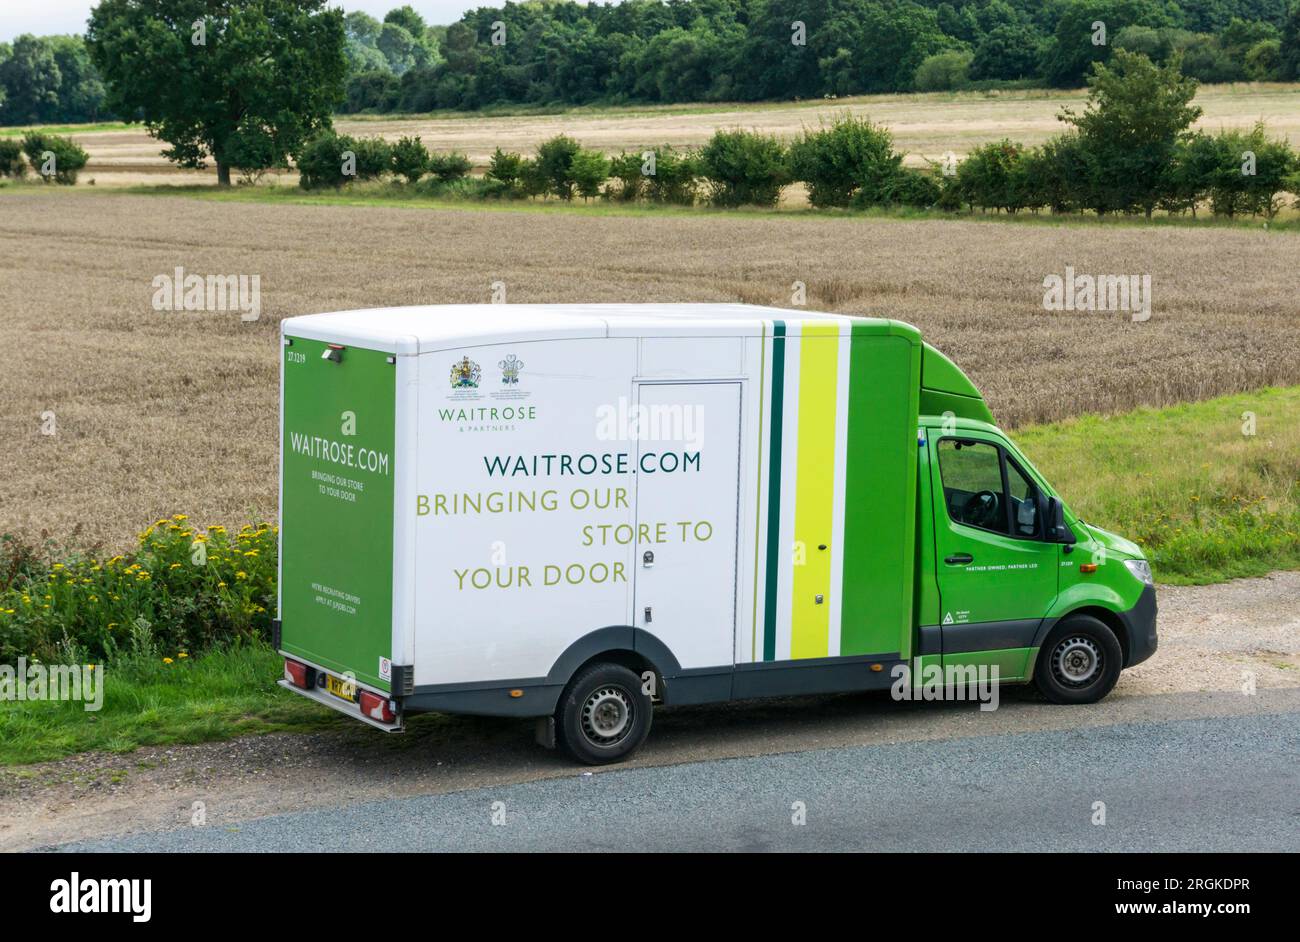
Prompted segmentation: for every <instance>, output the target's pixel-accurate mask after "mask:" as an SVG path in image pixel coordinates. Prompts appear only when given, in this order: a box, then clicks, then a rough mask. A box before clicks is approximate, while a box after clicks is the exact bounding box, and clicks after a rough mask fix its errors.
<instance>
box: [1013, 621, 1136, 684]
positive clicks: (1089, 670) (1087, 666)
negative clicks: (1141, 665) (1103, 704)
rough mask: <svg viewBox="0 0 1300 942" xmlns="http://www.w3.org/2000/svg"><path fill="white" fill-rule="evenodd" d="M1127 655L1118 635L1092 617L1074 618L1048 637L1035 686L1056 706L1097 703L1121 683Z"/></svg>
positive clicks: (1054, 630)
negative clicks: (1121, 673) (1121, 672)
mask: <svg viewBox="0 0 1300 942" xmlns="http://www.w3.org/2000/svg"><path fill="white" fill-rule="evenodd" d="M1123 659H1124V652H1123V651H1122V650H1121V649H1120V646H1119V640H1118V639H1117V638H1116V637H1115V632H1113V631H1111V630H1110V628H1108V627H1107V626H1106V624H1105V623H1104V622H1102V621H1100V620H1098V619H1096V618H1093V617H1092V616H1091V615H1071V616H1070V617H1068V618H1066V619H1064V620H1063V621H1061V623H1060V624H1058V625H1057V626H1056V627H1055V628H1053V629H1052V630H1051V631H1050V632H1049V633H1048V635H1047V640H1046V641H1044V642H1043V646H1042V648H1041V649H1040V650H1039V652H1038V663H1037V664H1036V665H1035V666H1034V686H1036V687H1037V688H1038V690H1039V692H1040V693H1042V695H1043V696H1045V697H1046V698H1047V699H1048V700H1051V701H1052V702H1053V703H1096V702H1097V701H1098V700H1100V699H1101V698H1102V697H1104V696H1106V694H1108V693H1110V691H1111V689H1112V688H1113V687H1114V686H1115V683H1116V681H1118V680H1119V672H1120V669H1121V668H1122V667H1123V666H1124V665H1123Z"/></svg>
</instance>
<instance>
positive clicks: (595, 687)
mask: <svg viewBox="0 0 1300 942" xmlns="http://www.w3.org/2000/svg"><path fill="white" fill-rule="evenodd" d="M641 688H642V683H641V678H640V677H638V676H637V675H636V674H634V673H633V672H632V671H630V670H628V669H627V668H626V667H623V666H622V665H619V664H607V663H598V664H592V665H591V666H590V667H587V668H584V669H583V670H582V671H581V672H580V673H579V674H578V675H577V676H576V677H574V678H573V680H572V681H570V682H569V686H568V687H566V688H565V689H564V694H563V695H562V696H561V697H560V703H559V705H558V706H557V707H556V710H555V732H556V739H557V740H558V743H559V745H560V746H561V747H563V749H564V751H565V752H567V753H568V754H569V755H571V756H572V757H573V758H575V759H577V760H578V761H579V762H585V763H586V764H587V765H605V764H606V763H609V762H618V761H619V760H620V759H625V758H627V757H628V756H629V755H631V754H632V753H633V752H635V751H636V749H637V747H638V746H640V745H641V743H643V742H645V738H646V736H647V735H648V734H649V733H650V720H651V717H652V713H653V709H654V708H653V705H652V704H651V702H650V696H649V695H648V694H646V693H645V692H643V691H642V689H641Z"/></svg>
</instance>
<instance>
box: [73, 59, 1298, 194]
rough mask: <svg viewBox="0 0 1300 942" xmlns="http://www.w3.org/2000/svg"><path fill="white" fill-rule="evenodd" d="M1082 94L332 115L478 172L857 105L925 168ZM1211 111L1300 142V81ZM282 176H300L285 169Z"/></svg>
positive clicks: (170, 170)
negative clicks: (452, 157) (551, 143)
mask: <svg viewBox="0 0 1300 942" xmlns="http://www.w3.org/2000/svg"><path fill="white" fill-rule="evenodd" d="M1084 103H1085V96H1084V94H1083V92H1081V91H1068V92H1066V91H1046V90H1030V91H1017V92H1002V93H999V94H989V95H984V94H978V93H973V92H962V93H930V94H908V95H864V96H858V97H854V98H844V99H839V100H835V101H825V100H818V101H804V102H781V103H767V104H757V105H739V104H714V105H665V106H640V107H629V108H620V109H613V108H586V109H575V110H573V111H570V112H563V113H559V114H521V115H515V116H511V117H508V118H502V117H494V116H487V115H477V114H457V113H454V112H444V113H439V114H436V115H429V116H392V117H390V116H386V115H377V116H373V117H371V116H353V117H343V116H341V117H339V118H338V119H337V120H336V122H335V124H336V126H337V127H338V129H339V130H340V131H342V132H344V133H347V134H353V135H358V136H371V135H379V136H381V137H384V138H386V139H388V140H390V141H393V140H396V139H397V138H399V137H401V136H402V135H404V134H418V135H420V137H421V139H422V140H423V141H424V143H425V145H426V146H428V147H429V148H431V149H433V150H435V151H450V150H458V151H461V152H463V153H465V154H467V155H468V156H469V157H470V159H471V160H472V161H473V162H474V165H475V167H476V168H478V169H479V170H482V169H483V168H484V167H486V166H487V160H488V157H489V155H490V154H491V153H492V151H493V149H495V148H497V147H500V148H502V149H503V150H507V151H509V150H515V151H520V152H522V153H531V152H532V151H533V149H534V148H535V147H536V146H537V145H538V144H539V143H541V142H542V141H544V140H545V139H546V138H548V137H551V136H552V135H555V134H562V133H563V134H569V135H571V136H573V137H576V138H577V139H578V140H580V141H582V143H583V144H584V145H586V146H588V147H593V148H596V149H599V150H603V151H606V152H609V153H617V152H619V151H622V150H635V149H637V148H641V147H646V146H651V145H656V144H672V145H673V146H674V147H697V146H699V145H700V144H703V143H704V142H705V141H706V140H708V138H709V136H710V135H712V134H713V132H714V130H716V129H717V128H725V127H744V128H754V129H757V130H760V131H764V132H767V133H772V134H778V135H782V136H785V137H792V136H794V135H796V134H798V133H799V132H800V130H801V129H802V128H804V127H816V126H817V125H818V123H819V122H821V121H823V120H832V119H833V118H834V117H835V115H837V114H840V113H843V112H851V113H853V114H856V115H859V116H866V117H869V118H871V119H872V120H873V121H878V122H880V123H882V124H884V125H886V126H888V127H889V129H890V130H891V131H892V132H893V134H894V138H895V144H896V146H897V147H898V149H899V150H902V151H904V152H906V154H907V155H908V156H907V162H908V163H909V164H911V165H913V166H924V164H925V162H926V161H927V160H929V161H938V160H940V159H941V158H942V156H943V155H944V154H945V153H948V152H951V153H954V154H958V155H962V154H965V153H967V152H969V151H970V150H971V149H972V148H973V147H978V146H979V145H980V144H985V143H988V142H989V141H995V140H999V139H1001V138H1003V137H1009V138H1011V139H1012V140H1017V141H1021V142H1023V143H1025V144H1039V143H1041V142H1042V141H1044V140H1045V139H1047V138H1048V137H1050V136H1052V135H1053V134H1059V133H1060V132H1061V131H1062V129H1063V128H1064V125H1062V124H1061V122H1060V121H1058V120H1057V115H1058V114H1059V113H1060V111H1061V109H1062V108H1063V107H1070V108H1073V109H1075V110H1081V109H1082V107H1083V105H1084ZM1196 104H1197V105H1199V106H1200V107H1201V108H1203V109H1204V110H1205V114H1204V116H1203V117H1202V118H1201V120H1200V121H1199V122H1198V125H1197V126H1198V127H1202V128H1204V129H1206V130H1207V131H1211V132H1213V131H1217V130H1219V129H1220V128H1249V127H1250V126H1251V125H1252V124H1253V123H1254V122H1255V121H1257V120H1263V121H1264V122H1266V124H1267V126H1268V128H1269V131H1270V133H1271V134H1274V135H1276V136H1279V137H1285V136H1289V137H1290V139H1291V141H1292V142H1293V143H1296V142H1300V85H1297V84H1277V83H1240V84H1235V85H1210V86H1206V87H1204V88H1202V89H1201V90H1200V91H1199V92H1198V93H1197V95H1196ZM72 136H73V137H74V138H75V139H76V140H77V141H78V142H79V143H80V144H81V145H82V146H83V147H85V148H86V150H87V152H88V153H89V154H90V163H89V164H88V165H87V167H86V170H85V171H84V173H83V178H84V179H86V180H87V181H88V180H90V179H94V180H95V182H96V184H97V185H100V186H105V185H108V186H114V185H131V184H149V183H155V184H170V183H215V181H216V177H215V174H214V172H213V171H211V170H207V171H204V172H197V171H189V170H180V169H178V168H176V167H175V166H174V165H172V164H169V163H168V162H167V161H166V160H164V159H163V158H162V156H161V155H160V151H161V150H162V144H160V143H159V142H158V141H155V140H152V139H151V138H150V137H148V135H146V134H145V133H144V131H143V129H141V128H139V127H138V126H137V127H135V128H132V129H129V130H121V129H115V130H109V131H101V132H91V133H83V134H73V135H72ZM280 182H281V183H285V184H293V183H296V182H297V177H296V175H295V174H292V173H286V174H282V175H281V178H280Z"/></svg>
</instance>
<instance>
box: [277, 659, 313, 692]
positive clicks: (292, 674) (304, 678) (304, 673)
mask: <svg viewBox="0 0 1300 942" xmlns="http://www.w3.org/2000/svg"><path fill="white" fill-rule="evenodd" d="M284 679H285V680H287V681H289V683H291V684H293V685H294V686H295V687H301V688H302V689H303V690H310V689H312V688H313V687H315V686H316V671H315V669H314V668H311V667H308V666H307V665H306V664H299V663H298V662H297V661H291V660H289V659H288V658H286V659H285V662H284Z"/></svg>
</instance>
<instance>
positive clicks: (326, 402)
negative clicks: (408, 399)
mask: <svg viewBox="0 0 1300 942" xmlns="http://www.w3.org/2000/svg"><path fill="white" fill-rule="evenodd" d="M287 340H288V341H289V342H288V343H287V344H286V345H285V347H284V351H283V352H284V361H283V365H282V369H283V375H282V382H283V404H282V409H281V425H280V437H281V479H280V480H281V492H280V620H281V634H280V639H281V640H280V645H281V649H282V650H284V651H285V652H286V653H289V654H294V655H297V656H298V657H300V658H302V659H303V660H305V661H308V662H309V663H312V664H315V665H317V666H319V667H323V668H326V669H327V670H329V671H331V672H333V673H336V674H344V673H348V672H350V673H351V674H352V675H353V676H354V677H355V679H356V680H357V681H359V682H360V683H362V684H366V685H368V686H372V687H375V688H377V689H379V690H383V691H388V690H389V679H390V677H391V671H390V668H391V663H392V660H391V659H392V637H393V632H392V625H393V512H394V507H393V471H394V454H393V451H394V436H395V398H394V394H395V389H396V379H395V376H396V367H395V366H394V364H392V363H390V362H389V355H388V354H385V353H382V352H379V351H375V350H363V349H360V348H357V347H347V348H344V349H341V350H340V349H333V348H331V347H330V345H329V344H326V343H323V342H321V341H319V340H305V339H302V338H287ZM326 353H329V354H331V358H325V357H324V354H326ZM231 589H232V591H238V587H237V586H232V587H231Z"/></svg>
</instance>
